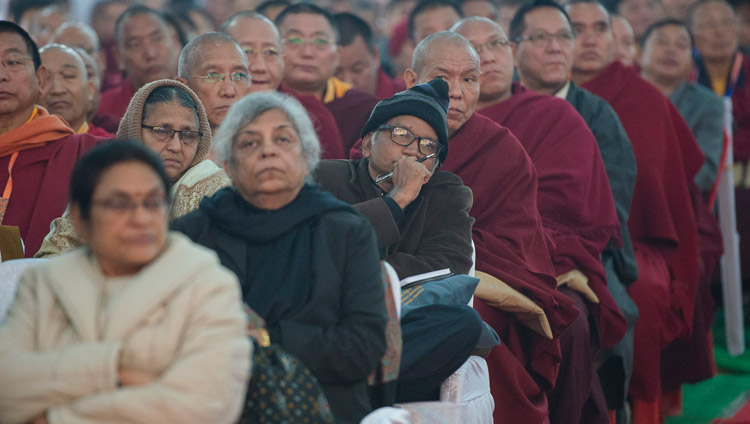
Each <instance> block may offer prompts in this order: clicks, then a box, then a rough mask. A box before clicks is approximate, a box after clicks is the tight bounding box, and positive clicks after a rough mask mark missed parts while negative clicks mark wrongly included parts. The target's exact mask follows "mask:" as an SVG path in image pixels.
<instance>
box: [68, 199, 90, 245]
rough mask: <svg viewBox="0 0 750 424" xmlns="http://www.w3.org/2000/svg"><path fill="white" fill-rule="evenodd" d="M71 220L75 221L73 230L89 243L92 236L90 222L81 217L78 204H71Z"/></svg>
mask: <svg viewBox="0 0 750 424" xmlns="http://www.w3.org/2000/svg"><path fill="white" fill-rule="evenodd" d="M69 207H70V219H71V221H73V229H74V230H75V232H76V234H78V236H79V237H80V238H82V239H83V240H85V241H86V242H87V243H88V241H89V236H90V235H91V229H90V228H89V222H88V221H87V220H85V219H83V216H81V208H80V206H78V204H77V203H74V204H71V205H70V206H69ZM89 217H90V215H89Z"/></svg>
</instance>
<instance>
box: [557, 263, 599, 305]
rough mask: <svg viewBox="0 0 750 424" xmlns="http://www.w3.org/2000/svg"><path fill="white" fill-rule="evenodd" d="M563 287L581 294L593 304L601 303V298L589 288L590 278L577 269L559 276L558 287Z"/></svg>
mask: <svg viewBox="0 0 750 424" xmlns="http://www.w3.org/2000/svg"><path fill="white" fill-rule="evenodd" d="M562 285H565V286H568V287H570V288H571V289H573V290H575V291H577V292H578V293H581V294H582V295H583V297H585V298H586V299H587V300H588V301H589V302H591V303H599V297H598V296H597V295H596V293H594V291H593V290H591V287H589V278H588V277H586V276H585V275H583V273H582V272H581V271H579V270H577V269H574V270H571V271H568V272H566V273H564V274H560V275H558V276H557V287H560V286H562Z"/></svg>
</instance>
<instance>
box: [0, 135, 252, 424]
mask: <svg viewBox="0 0 750 424" xmlns="http://www.w3.org/2000/svg"><path fill="white" fill-rule="evenodd" d="M169 184H170V181H169V178H168V177H167V175H166V173H165V171H164V167H163V166H162V163H161V160H160V158H159V157H158V156H157V155H156V154H154V153H153V152H152V151H150V150H149V149H148V148H146V147H145V146H143V145H142V144H141V143H137V142H132V141H109V142H106V143H103V144H101V145H99V146H97V147H95V148H93V149H91V150H90V151H89V152H88V153H87V154H85V155H84V156H83V157H82V158H81V160H80V161H79V163H78V164H76V167H75V169H74V171H73V175H72V178H71V181H70V202H71V216H72V217H73V221H74V222H75V226H76V230H77V232H78V234H81V235H82V236H83V238H84V240H85V246H86V247H85V248H82V249H77V250H75V251H74V252H71V253H70V254H68V255H64V256H60V257H58V258H54V259H52V260H51V261H49V262H45V263H43V264H42V265H38V266H36V267H33V268H30V269H29V270H28V271H27V272H26V273H25V274H24V275H23V276H22V277H21V280H20V283H19V287H18V294H17V297H16V300H15V302H14V303H13V305H12V306H11V308H10V311H9V314H8V317H7V319H6V321H5V322H4V323H3V324H2V325H0V379H2V381H3V384H2V385H1V386H2V387H1V388H0V421H2V422H3V423H9V424H11V423H29V422H34V423H38V422H45V423H46V422H52V423H56V422H142V423H145V422H153V423H156V422H163V423H166V422H180V423H196V424H197V423H208V422H210V423H226V424H229V423H233V422H235V421H236V419H237V417H238V416H239V412H240V408H241V405H242V403H243V402H242V401H243V400H244V396H243V394H244V392H245V386H246V384H247V377H248V373H249V369H250V366H249V365H250V364H249V358H250V353H251V350H250V345H249V342H248V339H247V336H246V331H247V330H246V324H245V317H244V314H243V312H242V304H241V300H240V297H239V289H238V284H237V277H235V276H234V275H233V274H232V273H231V272H229V271H228V270H227V269H226V268H224V267H223V266H221V264H220V263H219V261H218V258H217V257H216V255H215V254H214V253H213V252H211V251H209V250H208V249H205V248H203V247H200V246H197V245H195V244H194V243H192V242H191V241H190V240H189V239H188V238H187V237H185V236H184V235H182V234H179V233H168V232H167V208H168V205H169V191H168V186H169ZM196 299H200V301H196Z"/></svg>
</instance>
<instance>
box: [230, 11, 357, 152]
mask: <svg viewBox="0 0 750 424" xmlns="http://www.w3.org/2000/svg"><path fill="white" fill-rule="evenodd" d="M221 31H222V32H224V33H226V34H228V35H229V36H231V37H232V38H234V39H235V40H236V41H237V43H239V45H240V46H241V47H242V50H244V52H245V54H246V55H247V61H248V66H249V69H250V73H251V75H252V76H253V82H252V85H251V86H250V92H255V91H264V90H278V89H279V85H280V84H281V78H282V76H283V75H284V60H283V59H282V57H281V55H282V53H283V46H282V45H281V37H280V36H279V30H278V29H277V28H276V25H274V24H273V22H271V21H270V20H268V18H266V17H265V16H263V15H260V14H258V13H257V12H249V11H246V12H240V13H238V14H236V15H234V16H232V17H231V18H229V19H227V21H226V22H224V23H223V24H222V25H221ZM288 94H291V95H293V96H294V97H295V98H296V99H297V100H298V101H299V102H300V103H302V106H304V107H305V109H306V110H307V113H308V114H309V115H310V119H312V121H313V126H314V127H315V132H316V133H317V134H318V139H319V140H320V144H321V149H322V153H321V157H322V158H323V159H341V158H344V157H345V156H346V154H345V152H344V145H343V142H342V141H341V135H340V134H339V129H338V127H337V125H336V120H335V119H334V118H333V115H332V114H331V112H330V111H329V110H328V108H326V107H325V105H324V104H323V102H322V101H321V100H320V99H319V98H318V97H316V96H312V95H305V94H299V93H295V92H293V91H291V92H289V93H288Z"/></svg>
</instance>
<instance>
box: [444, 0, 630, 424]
mask: <svg viewBox="0 0 750 424" xmlns="http://www.w3.org/2000/svg"><path fill="white" fill-rule="evenodd" d="M526 7H527V6H523V7H522V8H521V9H519V13H521V11H524V10H525V8H526ZM511 28H513V22H511ZM452 31H454V32H456V33H458V34H461V35H463V36H464V37H466V39H468V40H469V41H470V42H471V43H472V45H474V48H475V49H476V50H477V52H478V53H479V57H480V61H481V69H482V74H483V75H484V76H485V78H484V79H483V80H482V84H481V85H480V97H482V96H483V95H484V101H483V102H482V105H481V106H482V108H481V109H480V110H479V113H481V114H483V115H485V116H487V117H488V118H491V119H492V120H494V121H495V122H497V123H498V124H500V125H503V126H505V127H506V128H508V129H509V130H511V131H512V132H513V134H514V135H515V136H516V137H518V140H519V141H520V142H521V145H522V146H523V147H524V148H525V150H526V152H527V153H528V154H529V156H530V157H531V161H532V162H533V163H534V168H535V169H536V172H537V175H538V176H539V193H538V196H537V199H538V200H537V204H538V207H539V214H540V216H541V217H542V224H543V225H544V229H545V233H546V235H547V237H549V239H550V240H551V241H552V245H553V246H554V248H553V249H550V253H551V255H552V264H553V265H554V267H555V275H556V276H557V282H558V286H559V289H560V291H562V292H563V293H564V294H565V295H567V296H569V297H570V298H571V299H572V300H573V301H574V302H575V303H576V307H577V308H578V309H579V310H580V311H581V312H582V313H581V314H579V316H578V318H577V320H576V322H574V324H573V325H572V326H571V327H570V328H569V329H568V331H566V332H565V333H563V335H562V337H561V341H560V343H561V345H562V347H563V351H562V362H561V365H560V374H559V375H558V377H557V381H556V382H555V388H554V390H552V391H551V392H550V393H549V395H548V398H549V404H550V422H552V423H563V422H570V423H579V422H581V421H586V422H589V423H594V422H603V423H606V422H608V421H609V416H608V412H607V406H606V404H605V402H604V397H603V395H602V393H601V392H602V389H601V384H600V383H599V378H598V375H597V372H596V366H595V364H594V362H595V359H596V355H597V353H598V351H599V348H600V347H602V348H610V347H612V346H614V345H615V344H616V343H617V342H619V341H620V340H621V339H622V337H623V336H624V335H625V318H624V317H623V316H622V313H621V312H620V310H619V308H618V307H617V304H616V303H615V301H614V299H613V298H612V295H611V294H610V292H609V290H608V289H607V277H606V272H605V270H604V266H603V265H602V260H601V255H602V252H603V251H604V249H605V248H606V247H607V246H608V245H610V244H619V242H620V231H619V226H618V221H617V215H616V213H615V205H614V200H613V199H612V192H611V190H610V188H609V184H608V182H607V174H606V172H605V170H604V164H603V163H602V158H601V154H600V153H599V149H598V147H597V144H596V139H594V136H593V134H592V133H591V131H590V130H589V128H588V126H587V125H586V122H584V121H583V119H582V118H581V116H580V115H579V114H578V112H576V110H575V108H573V106H571V105H570V103H568V102H567V101H565V100H563V99H558V98H556V97H554V96H547V95H541V94H538V93H535V92H533V91H531V90H528V89H526V88H524V87H523V86H521V85H520V84H518V83H513V53H512V50H511V47H510V43H509V42H508V39H507V37H506V35H505V32H504V31H503V29H502V28H501V27H500V25H498V24H497V23H495V22H492V21H490V20H489V19H486V18H476V17H475V18H465V19H463V20H461V21H459V22H458V23H457V24H456V25H455V26H454V27H453V29H452ZM540 34H542V35H540ZM544 34H545V33H544V32H540V30H539V29H538V28H534V27H533V25H526V28H525V29H524V31H523V32H522V35H520V36H519V37H517V38H515V46H516V50H518V49H520V48H523V49H526V51H528V50H529V49H534V50H536V51H537V52H538V50H541V49H544V48H547V47H548V46H549V44H550V41H553V44H556V45H562V44H566V45H567V46H568V47H569V48H571V47H572V46H573V38H574V36H573V33H572V31H559V32H555V33H554V34H553V35H549V36H547V37H546V38H545V37H544V36H543V35H544ZM550 39H551V40H550ZM553 48H554V47H553ZM490 98H492V100H489V99H490ZM590 319H591V321H592V322H593V325H594V328H593V329H590V328H589V320H590ZM599 401H601V402H599ZM584 407H586V408H587V410H586V411H584ZM583 417H586V418H585V419H584V418H583Z"/></svg>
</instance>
